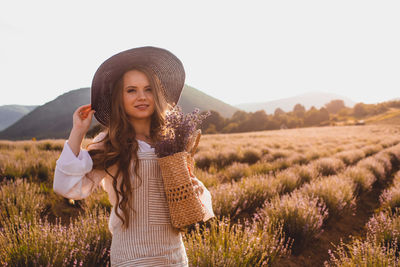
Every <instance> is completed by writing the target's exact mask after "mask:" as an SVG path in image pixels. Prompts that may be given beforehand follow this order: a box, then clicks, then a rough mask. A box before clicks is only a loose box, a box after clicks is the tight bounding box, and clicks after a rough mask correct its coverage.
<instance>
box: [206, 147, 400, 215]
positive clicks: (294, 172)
mask: <svg viewBox="0 0 400 267" xmlns="http://www.w3.org/2000/svg"><path fill="white" fill-rule="evenodd" d="M396 143H398V142H397V141H396V142H393V143H392V144H396ZM380 148H382V147H380ZM367 149H368V150H370V148H369V147H368V148H367ZM374 152H378V151H377V149H375V150H374ZM355 154H359V153H355ZM365 154H366V153H364V155H365ZM370 154H372V153H370ZM358 160H359V159H358ZM355 162H356V160H353V161H352V162H351V163H352V164H354V163H355ZM362 164H364V163H362ZM345 167H346V165H345V164H344V163H343V162H342V161H341V160H340V159H339V158H337V157H332V158H321V159H318V160H316V161H314V162H311V163H309V164H307V165H304V166H293V167H291V168H288V169H286V170H284V171H281V172H278V173H276V174H275V175H254V176H251V177H247V178H243V179H241V180H240V181H238V182H233V183H227V184H221V185H219V186H216V187H213V188H210V192H211V194H212V197H213V208H214V212H215V213H216V214H217V215H218V216H229V217H231V218H234V217H237V216H240V215H241V213H246V212H247V213H249V214H250V215H251V214H252V213H253V212H254V211H255V209H256V208H257V207H260V206H261V205H262V203H264V202H265V201H266V200H267V199H270V198H272V197H274V196H276V195H281V194H285V193H289V192H292V191H293V190H295V189H297V188H299V187H301V186H302V185H304V184H307V183H309V182H310V181H311V180H314V179H316V178H317V177H325V176H328V175H334V174H337V173H339V172H341V171H342V170H344V169H345ZM357 169H358V168H352V169H349V170H348V173H347V174H348V175H352V176H354V177H355V178H354V179H359V178H357V177H359V176H360V175H362V174H363V172H362V171H361V173H360V172H357ZM362 181H364V180H360V182H362Z"/></svg>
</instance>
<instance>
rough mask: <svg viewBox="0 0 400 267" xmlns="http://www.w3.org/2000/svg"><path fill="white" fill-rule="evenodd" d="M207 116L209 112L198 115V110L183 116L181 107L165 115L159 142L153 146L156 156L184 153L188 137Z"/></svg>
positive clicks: (176, 107)
mask: <svg viewBox="0 0 400 267" xmlns="http://www.w3.org/2000/svg"><path fill="white" fill-rule="evenodd" d="M209 115H210V112H209V111H208V112H206V113H205V114H203V115H200V114H199V109H198V108H196V109H194V111H192V112H191V113H188V114H184V113H183V112H182V109H181V107H180V106H178V105H176V106H175V107H174V108H173V109H172V110H171V111H170V112H169V113H168V114H167V115H166V118H165V125H164V127H163V128H162V129H161V134H160V138H159V141H157V142H156V143H155V144H154V151H155V153H156V155H157V156H158V157H159V158H162V157H166V156H169V155H173V154H175V153H178V152H182V151H185V148H186V146H187V144H188V142H189V140H190V137H191V136H192V135H193V133H194V132H195V131H196V130H197V128H198V126H200V124H201V123H202V121H203V120H204V119H205V118H207V117H208V116H209Z"/></svg>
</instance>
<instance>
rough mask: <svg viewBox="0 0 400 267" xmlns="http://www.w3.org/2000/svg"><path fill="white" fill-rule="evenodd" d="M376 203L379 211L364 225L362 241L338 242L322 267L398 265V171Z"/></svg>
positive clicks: (399, 194) (399, 214) (355, 239)
mask: <svg viewBox="0 0 400 267" xmlns="http://www.w3.org/2000/svg"><path fill="white" fill-rule="evenodd" d="M399 163H400V161H399V162H398V164H399ZM379 200H380V203H381V208H380V210H379V211H378V212H377V213H376V214H374V215H373V216H372V218H371V219H370V220H369V221H368V223H367V224H366V229H367V233H366V237H365V238H354V237H353V238H352V239H351V241H350V242H349V243H343V242H342V241H341V243H340V244H339V245H338V246H336V247H335V249H334V251H329V254H330V259H329V261H327V262H325V266H399V265H400V258H399V253H400V250H399V249H400V209H399V208H400V171H398V172H397V173H396V175H395V176H394V179H393V185H392V186H391V187H389V188H388V189H385V190H384V191H383V193H382V194H381V196H380V197H379Z"/></svg>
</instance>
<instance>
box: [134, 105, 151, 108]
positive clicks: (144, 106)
mask: <svg viewBox="0 0 400 267" xmlns="http://www.w3.org/2000/svg"><path fill="white" fill-rule="evenodd" d="M148 106H149V105H138V106H135V108H147V107H148Z"/></svg>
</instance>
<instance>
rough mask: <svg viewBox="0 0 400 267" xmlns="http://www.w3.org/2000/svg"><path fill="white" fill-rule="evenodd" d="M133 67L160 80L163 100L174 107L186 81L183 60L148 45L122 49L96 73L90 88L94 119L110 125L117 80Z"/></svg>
mask: <svg viewBox="0 0 400 267" xmlns="http://www.w3.org/2000/svg"><path fill="white" fill-rule="evenodd" d="M132 67H139V68H144V69H146V70H147V71H149V72H151V73H153V74H155V75H156V76H157V77H158V79H159V80H160V83H161V87H162V90H161V91H162V96H163V97H164V100H165V101H166V102H167V103H169V104H170V105H172V106H175V105H176V104H177V103H178V101H179V98H180V95H181V93H182V90H183V86H184V84H185V70H184V68H183V64H182V62H181V61H180V60H179V59H178V58H177V57H176V56H175V55H174V54H172V53H171V52H169V51H168V50H166V49H162V48H158V47H153V46H145V47H137V48H133V49H129V50H126V51H122V52H120V53H118V54H116V55H114V56H112V57H110V58H108V59H107V60H106V61H104V62H103V63H102V64H101V65H100V67H99V68H98V69H97V71H96V73H95V74H94V77H93V81H92V87H91V106H92V109H94V110H95V111H96V112H95V113H94V116H95V118H96V119H97V120H98V121H99V122H100V123H101V124H103V125H104V126H109V122H110V118H111V93H112V89H113V88H114V85H115V83H116V81H117V80H118V79H119V78H120V77H122V75H123V73H124V72H125V71H126V70H128V69H129V68H132Z"/></svg>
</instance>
